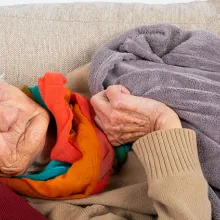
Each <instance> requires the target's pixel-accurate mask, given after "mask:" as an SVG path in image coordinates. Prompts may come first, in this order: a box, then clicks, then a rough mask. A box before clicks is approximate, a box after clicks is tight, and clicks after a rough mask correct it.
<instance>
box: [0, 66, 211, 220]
mask: <svg viewBox="0 0 220 220" xmlns="http://www.w3.org/2000/svg"><path fill="white" fill-rule="evenodd" d="M76 73H77V74H76ZM87 73H88V66H86V67H84V68H82V69H79V70H77V71H76V72H75V73H71V74H70V75H69V77H68V80H69V81H68V86H69V87H70V88H71V89H73V90H75V91H77V92H80V93H82V94H84V95H86V94H87V92H88V91H87V89H88V88H87V80H86V76H87ZM82 78H83V79H84V81H83V80H82ZM79 82H80V87H79ZM90 102H91V105H92V106H93V108H94V110H95V113H96V116H95V121H96V123H97V125H98V126H99V127H100V128H101V129H102V130H103V132H104V133H105V134H106V136H107V138H108V140H109V141H110V143H111V144H112V145H113V146H114V147H117V146H119V145H121V144H124V143H129V142H134V143H133V145H132V149H133V151H131V152H129V153H128V157H127V161H126V163H125V164H124V166H123V167H122V169H121V172H120V173H118V174H116V175H113V176H112V177H111V179H110V183H109V186H108V188H107V189H106V191H105V192H103V193H101V194H98V195H94V196H90V197H88V198H84V199H76V200H68V201H44V200H39V199H28V198H27V200H28V201H29V202H30V204H31V205H32V206H33V207H34V208H36V209H38V210H39V211H40V212H41V213H42V214H44V215H47V217H48V218H49V219H75V220H77V219H79V220H85V219H93V220H100V219H106V220H107V219H109V220H124V219H140V220H145V219H147V220H148V219H149V220H150V219H161V220H165V219H177V220H180V219H181V220H187V219H189V220H198V219H203V220H208V219H211V206H210V201H209V199H208V184H207V182H206V180H205V179H204V176H203V174H202V171H201V167H200V163H199V159H198V154H197V145H196V136H195V133H194V132H193V131H192V130H188V129H183V128H182V126H181V123H180V120H179V118H178V116H177V115H176V113H175V112H174V111H173V110H172V109H171V108H169V107H168V106H166V105H165V104H163V103H161V102H158V101H155V100H152V99H147V98H142V97H136V96H133V95H132V94H130V92H129V91H128V90H127V89H126V88H124V87H123V86H120V85H115V86H110V87H108V88H107V89H106V90H104V91H102V92H100V93H98V94H96V95H94V96H93V97H92V98H91V100H90ZM49 123H50V115H49V113H48V112H47V111H46V110H45V109H43V108H42V107H40V106H39V105H38V104H37V103H35V102H34V101H32V100H31V99H30V98H29V97H27V96H26V95H25V94H23V93H22V92H21V91H20V90H19V89H18V88H15V87H13V86H12V85H8V84H7V83H1V85H0V132H1V133H0V145H1V149H0V171H1V174H2V175H6V176H14V175H20V174H22V173H24V172H25V171H26V170H27V169H28V167H29V166H30V165H31V164H33V162H36V161H38V162H42V161H43V162H45V163H47V162H48V157H49V154H50V150H51V149H52V147H53V145H54V140H55V132H54V131H53V129H52V130H51V129H50V127H49V129H48V126H49Z"/></svg>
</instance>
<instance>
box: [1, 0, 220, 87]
mask: <svg viewBox="0 0 220 220" xmlns="http://www.w3.org/2000/svg"><path fill="white" fill-rule="evenodd" d="M219 4H220V3H219V1H218V0H210V1H208V2H193V3H189V4H173V5H165V6H164V5H145V4H116V3H71V4H45V5H44V4H43V5H20V6H10V7H0V28H1V31H0V73H5V77H6V81H8V82H10V83H12V84H14V85H17V86H20V87H21V86H23V85H24V84H28V85H33V84H35V83H36V80H37V78H38V77H39V76H42V75H43V74H44V73H45V72H46V71H54V72H62V73H63V74H65V75H66V73H68V72H70V71H72V70H73V69H74V68H76V67H78V66H80V65H82V64H85V63H87V62H88V61H90V59H91V57H92V55H93V54H94V52H95V50H96V49H97V48H98V47H100V46H101V45H102V44H103V43H105V42H106V41H108V40H109V39H111V38H112V37H114V36H115V35H116V34H119V33H120V32H121V31H125V30H127V29H129V28H131V27H134V26H137V25H141V24H156V23H160V22H168V23H172V24H176V25H178V26H180V27H183V28H187V29H206V30H209V31H212V32H215V33H217V34H220V28H219V21H220V15H219V12H220V6H219Z"/></svg>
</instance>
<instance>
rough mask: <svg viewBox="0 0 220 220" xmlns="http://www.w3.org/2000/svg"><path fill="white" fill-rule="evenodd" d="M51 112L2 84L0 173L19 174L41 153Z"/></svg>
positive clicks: (0, 98) (13, 88) (0, 92)
mask: <svg viewBox="0 0 220 220" xmlns="http://www.w3.org/2000/svg"><path fill="white" fill-rule="evenodd" d="M49 121H50V117H49V114H48V113H47V111H45V110H44V109H43V108H42V107H41V106H39V105H38V104H37V103H35V102H34V101H32V100H31V99H30V98H29V97H28V96H26V95H25V94H24V93H23V92H22V91H20V90H19V89H18V88H16V87H14V86H12V85H9V84H7V83H0V174H1V175H6V176H12V175H19V174H22V173H24V172H25V171H26V169H27V168H28V166H29V165H30V164H31V163H32V161H33V160H35V159H36V157H37V156H38V155H39V154H40V153H41V152H42V150H43V148H44V146H45V142H46V134H47V128H48V124H49Z"/></svg>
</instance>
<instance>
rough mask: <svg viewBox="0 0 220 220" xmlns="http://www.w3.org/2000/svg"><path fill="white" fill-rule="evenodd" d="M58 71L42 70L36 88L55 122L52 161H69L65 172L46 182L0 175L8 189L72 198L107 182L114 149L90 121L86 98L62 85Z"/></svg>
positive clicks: (83, 194)
mask: <svg viewBox="0 0 220 220" xmlns="http://www.w3.org/2000/svg"><path fill="white" fill-rule="evenodd" d="M65 83H66V79H65V77H64V76H63V75H61V74H59V73H46V74H45V76H44V77H42V78H40V79H39V80H38V86H39V90H40V93H41V96H42V99H43V100H44V102H45V104H46V106H47V107H48V109H49V110H50V111H51V113H52V114H53V116H54V118H55V120H56V124H57V141H56V145H55V146H54V148H53V150H52V152H51V159H52V160H60V161H64V162H69V163H71V164H72V166H71V167H70V169H69V170H68V171H67V173H65V174H63V175H61V176H58V177H56V178H54V179H50V180H47V181H35V180H31V179H28V178H21V179H17V178H5V177H2V178H0V182H4V183H6V184H7V185H8V186H9V187H10V188H11V189H12V190H14V191H16V192H18V193H21V194H24V195H28V196H30V197H35V198H43V199H76V198H83V197H86V196H89V195H91V194H94V193H99V192H101V191H103V189H104V188H105V187H106V185H107V183H108V178H109V175H110V173H111V167H112V163H113V159H114V151H113V148H112V146H111V145H110V143H109V142H108V140H107V138H106V137H105V135H104V134H103V133H102V132H101V130H99V128H97V127H96V125H95V123H94V116H95V113H94V111H93V109H92V107H91V105H90V103H89V100H87V99H86V98H84V97H82V96H80V95H79V94H76V93H72V92H71V91H70V90H69V89H67V88H66V87H65Z"/></svg>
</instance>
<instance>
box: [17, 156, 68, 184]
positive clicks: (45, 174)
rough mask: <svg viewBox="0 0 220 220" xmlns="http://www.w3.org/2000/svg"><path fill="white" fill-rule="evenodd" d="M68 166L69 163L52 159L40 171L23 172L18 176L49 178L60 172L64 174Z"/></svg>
mask: <svg viewBox="0 0 220 220" xmlns="http://www.w3.org/2000/svg"><path fill="white" fill-rule="evenodd" d="M70 167H71V164H70V163H66V162H60V161H57V160H52V161H50V163H49V164H48V165H47V166H46V167H45V168H44V170H43V171H41V172H40V173H35V174H25V175H21V176H19V177H18V178H28V179H32V180H49V179H53V178H55V177H57V176H60V175H62V174H65V173H66V172H67V171H68V170H69V168H70Z"/></svg>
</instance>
